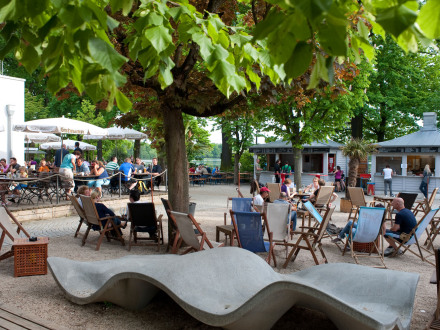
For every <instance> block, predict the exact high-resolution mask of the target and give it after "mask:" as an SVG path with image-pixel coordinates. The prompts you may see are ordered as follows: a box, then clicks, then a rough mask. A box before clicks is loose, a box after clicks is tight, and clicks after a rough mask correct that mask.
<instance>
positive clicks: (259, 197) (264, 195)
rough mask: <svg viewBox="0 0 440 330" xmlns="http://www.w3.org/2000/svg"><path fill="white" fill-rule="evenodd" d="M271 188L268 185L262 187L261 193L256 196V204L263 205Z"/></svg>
mask: <svg viewBox="0 0 440 330" xmlns="http://www.w3.org/2000/svg"><path fill="white" fill-rule="evenodd" d="M269 193H270V190H269V189H267V188H266V187H263V188H260V193H259V194H258V195H257V196H255V197H254V205H263V204H264V200H265V199H266V198H267V196H269Z"/></svg>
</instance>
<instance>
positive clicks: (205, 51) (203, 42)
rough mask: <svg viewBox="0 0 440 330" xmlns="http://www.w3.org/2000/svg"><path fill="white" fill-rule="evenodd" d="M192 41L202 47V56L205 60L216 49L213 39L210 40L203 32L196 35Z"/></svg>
mask: <svg viewBox="0 0 440 330" xmlns="http://www.w3.org/2000/svg"><path fill="white" fill-rule="evenodd" d="M192 39H193V40H194V42H195V43H197V45H199V46H200V54H201V55H202V57H203V59H204V60H206V59H207V58H208V56H209V55H211V52H212V51H213V49H214V47H213V46H212V42H211V39H209V38H208V37H207V36H206V35H205V34H204V33H203V32H197V33H194V34H193V36H192Z"/></svg>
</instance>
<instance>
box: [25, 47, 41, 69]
mask: <svg viewBox="0 0 440 330" xmlns="http://www.w3.org/2000/svg"><path fill="white" fill-rule="evenodd" d="M21 63H22V64H23V66H24V67H25V68H26V70H27V72H29V73H32V72H34V71H35V69H36V68H37V67H38V65H39V64H40V56H39V55H38V53H37V51H36V50H35V48H34V46H28V47H26V48H25V49H24V50H23V55H22V57H21Z"/></svg>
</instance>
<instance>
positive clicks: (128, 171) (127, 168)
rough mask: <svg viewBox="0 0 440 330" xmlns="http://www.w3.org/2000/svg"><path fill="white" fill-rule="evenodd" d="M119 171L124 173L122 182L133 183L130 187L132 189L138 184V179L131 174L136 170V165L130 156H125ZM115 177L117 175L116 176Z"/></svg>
mask: <svg viewBox="0 0 440 330" xmlns="http://www.w3.org/2000/svg"><path fill="white" fill-rule="evenodd" d="M119 171H120V172H121V173H123V175H122V176H121V182H124V183H132V185H130V188H129V189H130V190H131V189H133V188H134V187H135V186H136V183H137V181H136V180H133V179H132V178H131V175H132V174H133V171H134V167H133V164H132V163H131V158H130V157H127V158H125V161H124V162H123V163H122V164H121V166H119ZM115 178H117V177H116V176H115Z"/></svg>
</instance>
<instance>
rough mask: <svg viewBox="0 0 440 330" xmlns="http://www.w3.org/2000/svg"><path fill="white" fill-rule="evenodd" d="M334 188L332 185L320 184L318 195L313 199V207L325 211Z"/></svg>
mask: <svg viewBox="0 0 440 330" xmlns="http://www.w3.org/2000/svg"><path fill="white" fill-rule="evenodd" d="M334 190H335V187H334V186H322V187H320V188H319V191H318V195H317V196H316V199H315V208H316V209H317V210H320V211H326V210H327V209H328V203H329V202H330V198H331V197H332V195H333V191H334Z"/></svg>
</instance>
